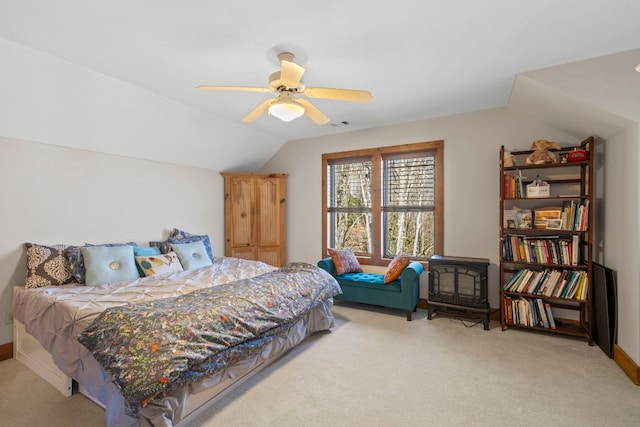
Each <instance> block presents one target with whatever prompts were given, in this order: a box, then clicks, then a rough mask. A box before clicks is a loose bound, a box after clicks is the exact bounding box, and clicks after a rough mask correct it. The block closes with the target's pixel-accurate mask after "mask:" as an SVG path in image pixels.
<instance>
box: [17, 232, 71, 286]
mask: <svg viewBox="0 0 640 427" xmlns="http://www.w3.org/2000/svg"><path fill="white" fill-rule="evenodd" d="M67 247H68V246H67V245H51V246H44V245H38V244H35V243H25V244H24V248H25V249H26V251H27V277H26V279H25V283H24V284H25V287H26V288H39V287H41V286H51V285H53V286H58V285H64V284H65V283H70V282H72V281H73V275H72V274H71V268H70V267H69V261H68V260H67V258H66V257H65V255H64V250H65V249H66V248H67Z"/></svg>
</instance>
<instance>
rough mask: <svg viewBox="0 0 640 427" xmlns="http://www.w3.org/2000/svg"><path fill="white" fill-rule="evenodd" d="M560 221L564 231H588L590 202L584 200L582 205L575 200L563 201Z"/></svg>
mask: <svg viewBox="0 0 640 427" xmlns="http://www.w3.org/2000/svg"><path fill="white" fill-rule="evenodd" d="M560 219H561V223H562V225H561V229H562V230H573V231H587V225H588V220H589V200H583V201H582V202H581V203H577V202H576V201H575V200H565V201H563V202H562V211H561V214H560Z"/></svg>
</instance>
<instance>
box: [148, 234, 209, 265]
mask: <svg viewBox="0 0 640 427" xmlns="http://www.w3.org/2000/svg"><path fill="white" fill-rule="evenodd" d="M173 230H174V231H173V232H172V233H171V235H170V236H169V238H168V239H167V240H157V241H152V242H149V245H150V246H155V247H157V248H159V249H160V252H162V253H163V254H166V253H168V252H169V251H170V250H171V245H172V244H174V243H192V242H196V241H198V240H201V241H202V243H203V244H204V248H205V250H206V251H207V255H209V259H210V260H211V261H213V251H212V249H211V241H210V240H209V236H207V235H202V236H196V235H194V234H189V233H186V232H184V231H181V230H178V229H177V228H174V229H173ZM176 230H177V231H179V232H180V233H182V234H179V233H174V232H175V231H176Z"/></svg>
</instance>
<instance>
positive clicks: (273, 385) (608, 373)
mask: <svg viewBox="0 0 640 427" xmlns="http://www.w3.org/2000/svg"><path fill="white" fill-rule="evenodd" d="M334 313H335V315H336V326H335V327H334V328H333V329H332V330H331V331H330V332H323V333H318V334H315V335H313V336H311V337H309V338H307V339H306V340H305V341H304V342H303V343H302V344H301V345H299V346H298V347H296V348H294V349H293V350H291V351H290V352H289V353H287V354H286V355H285V356H283V357H282V358H281V359H279V360H278V361H277V362H275V363H274V364H273V365H271V366H269V367H267V368H266V369H265V370H263V371H262V372H260V373H258V374H256V375H254V376H253V377H251V378H250V379H248V380H247V381H245V382H243V383H242V384H240V385H239V386H237V387H236V388H234V389H233V390H231V391H230V392H229V393H228V394H226V395H225V396H223V397H221V398H219V399H218V400H217V401H216V402H215V403H214V404H213V405H212V406H210V407H209V408H208V409H207V410H205V411H204V412H202V413H201V414H199V415H198V416H197V417H196V418H194V419H192V420H191V421H190V422H189V423H187V424H186V426H187V427H197V426H209V427H215V426H247V427H253V426H255V427H258V426H260V427H264V426H274V427H275V426H278V427H283V426H285V427H286V426H303V425H304V426H350V427H351V426H367V427H369V426H407V425H409V426H424V425H430V426H463V425H464V426H500V425H505V426H506V425H519V426H540V425H547V426H637V425H639V424H640V388H639V387H638V386H636V385H634V384H633V382H631V380H629V378H628V377H627V376H626V375H625V374H624V373H623V372H622V370H621V369H620V368H619V367H618V366H617V365H616V364H615V362H614V361H613V360H612V359H610V358H608V357H607V356H606V355H605V354H604V353H603V352H602V350H601V349H600V348H599V347H598V346H589V345H588V344H587V343H586V342H585V341H583V340H577V339H571V338H566V337H560V336H552V335H547V334H538V333H531V332H527V331H522V330H516V329H511V330H507V331H504V332H503V331H501V330H500V326H499V324H497V323H492V325H491V330H489V331H485V330H483V327H482V324H474V323H475V322H473V321H471V320H468V319H466V320H465V319H455V318H450V317H445V316H439V315H436V316H434V318H433V320H427V318H426V311H423V310H418V312H417V313H414V320H413V321H411V322H407V321H406V320H405V315H404V313H403V312H400V311H394V310H387V309H383V308H377V307H370V306H365V305H360V304H349V303H343V302H337V303H336V305H335V306H334ZM101 425H105V421H104V410H103V409H102V408H100V407H99V406H97V405H96V404H95V403H93V402H92V401H90V400H89V399H87V398H85V397H84V396H82V395H80V394H75V395H73V396H72V397H69V398H65V397H63V396H62V395H61V394H60V393H58V392H57V391H56V390H55V389H53V388H52V387H51V386H49V385H48V384H47V383H45V382H44V381H43V380H42V379H40V378H39V377H38V376H37V375H35V374H34V373H32V372H31V371H30V370H29V369H27V368H26V367H24V366H23V365H22V364H21V363H20V362H18V361H16V360H13V359H10V360H6V361H3V362H0V426H2V427H5V426H6V427H22V426H25V427H27V426H29V427H32V426H65V427H69V426H92V427H93V426H101Z"/></svg>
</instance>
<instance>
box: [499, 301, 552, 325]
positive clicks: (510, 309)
mask: <svg viewBox="0 0 640 427" xmlns="http://www.w3.org/2000/svg"><path fill="white" fill-rule="evenodd" d="M503 303H504V307H503V310H504V314H503V315H504V316H505V321H506V322H507V323H512V324H515V325H524V326H532V327H535V326H539V327H543V328H545V329H556V323H555V320H554V318H553V313H552V311H551V305H550V304H549V303H544V302H543V301H542V300H541V299H540V298H509V297H507V298H505V299H504V300H503Z"/></svg>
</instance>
